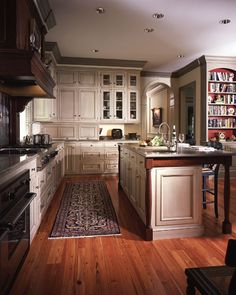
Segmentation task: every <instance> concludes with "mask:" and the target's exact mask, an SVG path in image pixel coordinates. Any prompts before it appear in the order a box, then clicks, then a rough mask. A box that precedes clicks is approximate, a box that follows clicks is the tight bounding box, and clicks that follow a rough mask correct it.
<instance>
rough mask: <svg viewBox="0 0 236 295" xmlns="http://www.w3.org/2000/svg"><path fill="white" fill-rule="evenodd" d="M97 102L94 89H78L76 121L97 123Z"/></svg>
mask: <svg viewBox="0 0 236 295" xmlns="http://www.w3.org/2000/svg"><path fill="white" fill-rule="evenodd" d="M98 118H99V114H98V100H97V90H96V89H80V90H79V97H78V119H79V120H80V121H88V122H91V121H98Z"/></svg>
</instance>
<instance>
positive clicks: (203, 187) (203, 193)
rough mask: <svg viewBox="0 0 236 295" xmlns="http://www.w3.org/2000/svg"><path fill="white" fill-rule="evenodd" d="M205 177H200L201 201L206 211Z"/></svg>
mask: <svg viewBox="0 0 236 295" xmlns="http://www.w3.org/2000/svg"><path fill="white" fill-rule="evenodd" d="M205 188H206V177H204V176H203V177H202V189H203V191H202V201H203V208H204V209H206V191H205Z"/></svg>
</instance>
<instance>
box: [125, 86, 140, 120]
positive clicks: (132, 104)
mask: <svg viewBox="0 0 236 295" xmlns="http://www.w3.org/2000/svg"><path fill="white" fill-rule="evenodd" d="M127 113H128V114H127V116H128V118H127V121H128V122H129V123H136V122H138V121H139V120H140V102H139V93H138V91H136V90H128V104H127Z"/></svg>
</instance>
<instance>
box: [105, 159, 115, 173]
mask: <svg viewBox="0 0 236 295" xmlns="http://www.w3.org/2000/svg"><path fill="white" fill-rule="evenodd" d="M104 172H105V173H118V163H117V162H115V161H114V162H105V167H104Z"/></svg>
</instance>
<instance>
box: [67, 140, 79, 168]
mask: <svg viewBox="0 0 236 295" xmlns="http://www.w3.org/2000/svg"><path fill="white" fill-rule="evenodd" d="M77 156H78V155H77V147H76V143H70V144H66V145H65V173H66V174H73V173H76V170H77Z"/></svg>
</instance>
